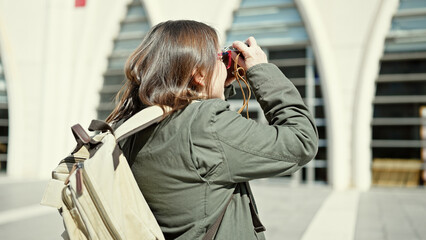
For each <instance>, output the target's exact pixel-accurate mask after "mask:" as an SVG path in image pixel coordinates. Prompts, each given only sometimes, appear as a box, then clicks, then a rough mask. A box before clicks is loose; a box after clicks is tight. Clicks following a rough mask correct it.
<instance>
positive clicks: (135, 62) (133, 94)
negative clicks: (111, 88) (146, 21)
mask: <svg viewBox="0 0 426 240" xmlns="http://www.w3.org/2000/svg"><path fill="white" fill-rule="evenodd" d="M217 48H218V39H217V34H216V31H215V30H214V29H213V28H211V27H210V26H208V25H206V24H204V23H200V22H196V21H190V20H179V21H167V22H163V23H160V24H158V25H156V26H154V27H153V28H152V29H151V30H150V31H149V32H148V33H147V35H146V36H145V38H144V39H143V41H142V43H141V44H140V45H139V47H138V48H137V49H136V50H135V51H134V52H133V53H132V54H131V55H130V57H129V58H128V60H127V62H126V65H125V75H126V78H127V81H126V84H125V85H124V86H123V88H122V89H121V90H120V94H119V95H117V98H120V100H119V103H118V105H117V106H116V108H115V109H114V111H113V112H112V113H111V114H110V116H108V118H107V122H113V121H118V120H120V119H123V118H127V117H129V116H131V115H133V114H135V113H136V112H138V111H140V110H141V109H142V108H143V106H144V105H148V106H150V105H159V106H161V107H165V106H168V107H170V108H171V109H172V111H176V110H179V109H182V108H184V107H186V106H187V105H188V104H189V103H190V102H191V101H192V100H195V99H199V98H203V97H208V95H209V94H210V89H211V86H210V84H211V81H210V80H211V79H212V76H213V72H214V69H215V64H216V62H217V60H216V59H217V57H216V56H217ZM200 73H203V76H204V79H205V80H206V81H205V84H197V83H196V82H195V81H194V80H193V78H194V76H195V75H196V74H200ZM203 93H206V94H207V95H206V94H203Z"/></svg>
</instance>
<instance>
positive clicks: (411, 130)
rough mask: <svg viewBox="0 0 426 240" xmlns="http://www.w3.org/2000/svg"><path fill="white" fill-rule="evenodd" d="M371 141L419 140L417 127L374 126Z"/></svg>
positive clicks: (418, 128)
mask: <svg viewBox="0 0 426 240" xmlns="http://www.w3.org/2000/svg"><path fill="white" fill-rule="evenodd" d="M373 139H394V140H419V139H420V127H419V126H375V127H374V128H373Z"/></svg>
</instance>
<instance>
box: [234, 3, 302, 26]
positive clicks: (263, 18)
mask: <svg viewBox="0 0 426 240" xmlns="http://www.w3.org/2000/svg"><path fill="white" fill-rule="evenodd" d="M301 21H302V19H301V17H300V15H299V13H298V12H297V10H296V9H295V8H272V7H271V8H267V9H253V10H247V11H241V12H239V13H237V14H236V15H235V18H234V22H233V26H234V27H238V26H247V25H260V24H276V23H285V24H292V23H300V22H301Z"/></svg>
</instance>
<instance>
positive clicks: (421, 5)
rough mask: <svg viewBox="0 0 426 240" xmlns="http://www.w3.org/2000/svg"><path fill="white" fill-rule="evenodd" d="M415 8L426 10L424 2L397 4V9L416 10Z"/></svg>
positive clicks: (406, 1) (405, 1)
mask: <svg viewBox="0 0 426 240" xmlns="http://www.w3.org/2000/svg"><path fill="white" fill-rule="evenodd" d="M416 8H426V1H425V0H401V1H400V2H399V9H400V10H405V9H416Z"/></svg>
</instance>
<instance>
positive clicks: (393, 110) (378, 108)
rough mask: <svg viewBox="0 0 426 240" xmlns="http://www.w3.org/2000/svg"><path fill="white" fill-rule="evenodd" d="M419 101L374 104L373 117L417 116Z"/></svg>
mask: <svg viewBox="0 0 426 240" xmlns="http://www.w3.org/2000/svg"><path fill="white" fill-rule="evenodd" d="M422 105H424V104H421V103H414V104H412V103H410V104H406V103H401V104H376V105H374V114H373V117H375V118H406V117H419V108H420V106H422Z"/></svg>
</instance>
